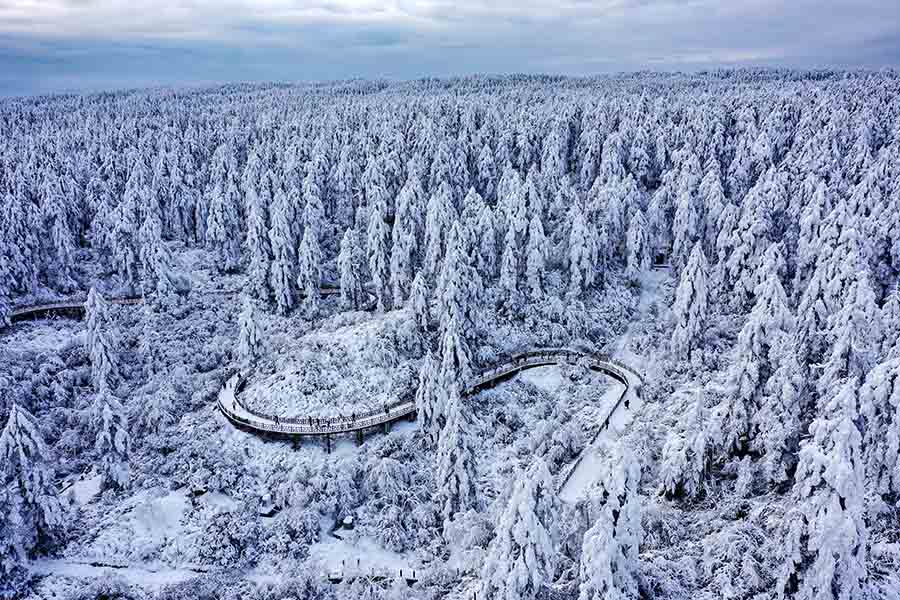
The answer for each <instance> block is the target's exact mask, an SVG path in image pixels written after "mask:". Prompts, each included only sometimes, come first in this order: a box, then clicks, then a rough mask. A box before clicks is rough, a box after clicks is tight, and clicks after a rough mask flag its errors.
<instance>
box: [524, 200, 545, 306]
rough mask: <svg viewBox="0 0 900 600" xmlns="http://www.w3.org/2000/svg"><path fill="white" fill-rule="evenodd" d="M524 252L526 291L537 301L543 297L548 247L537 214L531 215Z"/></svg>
mask: <svg viewBox="0 0 900 600" xmlns="http://www.w3.org/2000/svg"><path fill="white" fill-rule="evenodd" d="M526 252H527V258H526V261H525V265H526V266H525V277H526V279H527V281H528V292H529V294H530V296H531V299H532V301H535V302H539V301H540V300H541V299H543V297H544V284H543V278H544V270H545V269H546V264H547V255H548V254H549V252H550V249H549V248H548V247H547V238H546V237H545V236H544V226H543V225H542V224H541V218H540V216H539V215H538V214H535V215H534V217H532V219H531V225H530V226H529V228H528V246H527V248H526Z"/></svg>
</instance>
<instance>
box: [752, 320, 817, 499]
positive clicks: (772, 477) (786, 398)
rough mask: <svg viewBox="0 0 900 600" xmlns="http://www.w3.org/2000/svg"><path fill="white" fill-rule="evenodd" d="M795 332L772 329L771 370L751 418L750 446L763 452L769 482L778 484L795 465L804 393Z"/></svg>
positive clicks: (786, 477)
mask: <svg viewBox="0 0 900 600" xmlns="http://www.w3.org/2000/svg"><path fill="white" fill-rule="evenodd" d="M798 346H799V342H798V341H797V339H796V336H795V335H789V334H787V333H784V332H777V331H776V332H774V333H773V334H772V336H771V341H770V342H769V361H770V362H771V364H772V366H773V367H774V369H775V370H774V372H773V373H772V375H771V377H769V380H768V381H767V382H766V384H765V388H764V390H763V395H762V398H761V407H760V410H759V412H757V413H755V414H754V415H753V417H752V419H751V421H752V423H753V428H754V430H755V431H756V432H757V433H756V438H755V443H754V446H755V447H756V449H757V451H758V452H761V453H762V454H763V468H764V471H765V474H766V476H767V477H768V479H769V482H770V483H772V484H776V485H778V484H782V483H784V482H786V481H787V480H788V474H789V472H790V471H791V469H792V468H793V466H794V464H795V462H796V461H795V457H796V453H797V448H798V447H799V442H800V431H801V427H802V422H801V411H802V410H803V408H804V399H805V396H806V383H805V381H806V369H805V368H804V367H803V365H802V364H801V363H800V350H799V348H798Z"/></svg>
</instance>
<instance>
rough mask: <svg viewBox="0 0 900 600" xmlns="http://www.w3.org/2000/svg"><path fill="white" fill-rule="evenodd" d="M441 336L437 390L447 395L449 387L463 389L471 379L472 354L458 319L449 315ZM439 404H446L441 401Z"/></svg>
mask: <svg viewBox="0 0 900 600" xmlns="http://www.w3.org/2000/svg"><path fill="white" fill-rule="evenodd" d="M441 329H442V334H441V336H442V337H441V345H440V352H441V367H440V371H439V372H438V389H439V390H442V391H441V393H443V394H447V392H448V390H450V387H451V386H453V385H458V386H459V388H460V389H465V386H466V385H468V383H469V381H470V380H471V379H472V353H471V351H470V350H469V343H468V340H467V336H466V334H465V333H466V332H464V331H462V325H461V324H460V322H459V319H458V318H457V317H456V316H455V315H452V314H450V315H449V320H448V321H447V322H446V323H444V324H443V325H442V328H441ZM441 404H446V401H445V400H442V402H441Z"/></svg>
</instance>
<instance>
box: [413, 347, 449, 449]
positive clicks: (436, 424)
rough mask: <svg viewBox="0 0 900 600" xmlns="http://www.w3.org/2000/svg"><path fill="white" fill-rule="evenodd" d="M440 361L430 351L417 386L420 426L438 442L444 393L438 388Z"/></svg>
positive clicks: (417, 408)
mask: <svg viewBox="0 0 900 600" xmlns="http://www.w3.org/2000/svg"><path fill="white" fill-rule="evenodd" d="M437 379H438V362H437V360H436V359H435V358H434V355H433V354H432V353H431V352H430V351H429V352H427V353H426V354H425V358H424V359H423V360H422V365H421V366H420V367H419V384H418V386H417V387H416V416H417V420H418V422H419V428H420V429H421V430H422V432H423V433H424V434H425V435H426V436H427V438H428V439H429V440H430V441H431V443H436V442H437V439H438V434H439V433H440V430H441V419H442V418H443V413H444V411H443V407H442V406H441V404H440V402H441V398H442V394H441V393H440V392H439V391H438V389H437Z"/></svg>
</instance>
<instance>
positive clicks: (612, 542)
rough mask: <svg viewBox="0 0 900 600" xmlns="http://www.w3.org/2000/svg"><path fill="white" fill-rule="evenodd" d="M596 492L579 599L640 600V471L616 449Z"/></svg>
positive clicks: (583, 544) (585, 541)
mask: <svg viewBox="0 0 900 600" xmlns="http://www.w3.org/2000/svg"><path fill="white" fill-rule="evenodd" d="M613 455H614V457H615V458H614V462H613V463H612V464H610V465H609V468H608V469H607V472H606V473H605V479H604V480H603V481H601V482H600V490H597V492H598V493H597V494H594V498H593V499H592V500H589V502H591V501H593V504H594V506H593V507H592V511H591V512H592V513H595V514H596V521H595V522H594V524H593V525H592V526H591V528H590V529H588V530H587V531H586V532H585V534H584V541H583V543H582V547H581V569H580V580H581V583H580V585H579V590H578V592H579V593H578V600H604V599H607V598H618V599H626V598H633V599H636V598H638V597H639V593H638V572H639V569H640V557H639V552H640V546H641V543H642V542H643V539H644V531H643V528H642V527H641V504H640V496H639V495H638V486H639V485H640V478H641V469H640V466H639V465H638V463H637V461H636V460H634V458H632V457H627V456H624V453H623V452H622V451H621V449H618V450H617V451H616V452H614V453H613Z"/></svg>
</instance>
